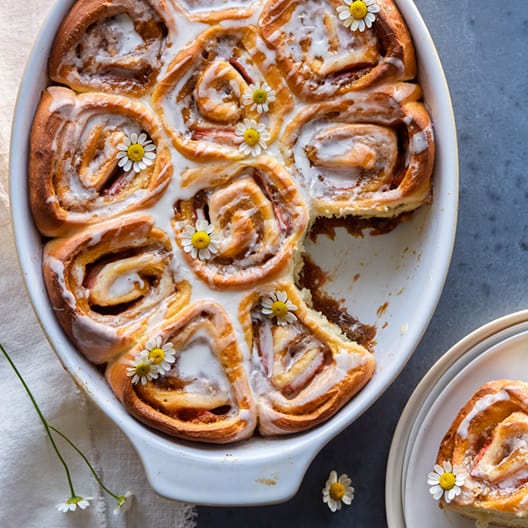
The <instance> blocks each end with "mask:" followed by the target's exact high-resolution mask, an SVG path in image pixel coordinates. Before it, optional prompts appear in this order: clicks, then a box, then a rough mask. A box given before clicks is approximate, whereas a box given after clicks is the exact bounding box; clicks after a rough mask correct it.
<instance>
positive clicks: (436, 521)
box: [386, 310, 528, 528]
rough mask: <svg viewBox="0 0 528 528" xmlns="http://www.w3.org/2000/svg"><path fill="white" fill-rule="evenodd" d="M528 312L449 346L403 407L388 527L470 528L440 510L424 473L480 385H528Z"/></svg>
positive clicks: (389, 485)
mask: <svg viewBox="0 0 528 528" xmlns="http://www.w3.org/2000/svg"><path fill="white" fill-rule="evenodd" d="M527 360H528V311H526V310H525V311H522V312H517V313H514V314H511V315H508V316H506V317H503V318H501V319H498V320H496V321H493V322H491V323H489V324H487V325H485V326H483V327H481V328H479V329H478V330H476V331H475V332H473V333H471V334H470V335H469V336H467V337H466V338H464V339H463V340H462V341H460V342H459V343H457V344H456V345H455V346H454V347H452V348H451V349H450V350H449V351H448V352H447V353H446V354H445V355H444V356H442V357H441V358H440V359H439V360H438V361H437V362H436V363H435V365H433V367H432V368H431V369H430V370H429V372H428V373H427V374H426V376H425V377H424V378H423V380H422V381H421V382H420V384H419V385H418V387H417V388H416V389H415V391H414V392H413V394H412V396H411V398H410V399H409V402H408V403H407V405H406V407H405V409H404V411H403V413H402V416H401V418H400V421H399V423H398V426H397V428H396V431H395V433H394V438H393V442H392V446H391V450H390V453H389V460H388V464H387V479H386V509H387V519H388V523H389V527H390V528H422V527H423V526H425V525H427V527H428V528H445V526H450V527H453V528H472V527H474V522H472V521H470V520H468V519H464V518H463V517H461V516H460V515H457V514H454V513H450V512H445V511H442V510H441V509H440V508H439V507H438V503H437V502H436V501H435V500H434V499H433V498H432V497H431V495H430V493H429V486H428V485H427V482H426V480H427V474H428V473H429V472H430V471H432V467H433V465H434V463H435V460H436V455H437V452H438V447H439V445H440V442H441V440H442V438H443V437H444V435H445V433H446V432H447V430H448V429H449V426H450V425H451V422H452V421H453V419H454V417H455V415H456V413H457V412H458V410H459V409H460V408H461V407H462V406H463V405H464V404H465V403H466V402H467V401H468V400H469V398H470V397H471V396H472V395H473V393H474V392H475V391H476V390H477V389H478V388H479V387H480V386H481V385H483V384H484V383H487V382H488V381H492V380H495V379H501V378H505V379H520V380H524V381H527V380H528V361H527Z"/></svg>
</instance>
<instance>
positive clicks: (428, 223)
mask: <svg viewBox="0 0 528 528" xmlns="http://www.w3.org/2000/svg"><path fill="white" fill-rule="evenodd" d="M397 3H398V5H399V7H400V10H401V11H402V14H403V16H404V17H405V19H406V21H407V23H408V25H409V28H410V30H411V33H412V35H413V37H414V41H415V44H416V48H417V55H418V61H419V71H420V79H419V80H420V83H421V85H422V87H423V90H424V94H425V100H426V101H427V104H428V107H429V109H430V111H431V114H432V118H433V122H434V127H435V134H436V142H437V158H436V165H435V176H434V178H435V184H434V200H433V204H432V205H431V206H426V207H424V208H423V209H421V210H420V211H419V212H418V213H417V214H416V215H414V218H413V219H412V221H410V222H408V223H404V224H402V225H400V226H399V227H398V228H397V229H395V230H394V231H392V232H391V233H389V234H387V235H383V236H379V237H365V238H364V239H357V238H353V237H350V236H346V235H345V234H344V233H343V232H339V233H338V236H337V238H336V240H335V241H333V242H331V241H329V240H328V239H326V238H325V237H319V241H318V244H317V246H315V247H314V246H313V245H312V246H311V247H310V251H311V252H312V253H313V255H314V258H315V260H316V261H317V262H318V263H319V264H320V265H321V266H322V267H323V268H324V269H325V270H328V271H330V272H331V273H333V274H334V275H335V276H337V277H338V280H336V281H335V282H334V283H333V284H330V285H329V291H330V292H338V293H339V298H341V297H343V296H345V297H346V300H347V303H348V306H349V308H350V312H351V313H352V314H354V315H355V316H357V317H359V319H360V320H361V321H362V322H363V323H366V324H375V325H376V327H377V336H376V342H377V347H376V359H377V362H378V368H377V371H376V373H375V375H374V377H373V379H372V380H371V381H370V382H369V384H368V385H367V386H366V387H365V389H363V390H362V391H361V393H360V394H358V395H357V396H356V397H355V398H353V400H352V401H351V402H350V403H349V404H348V405H347V406H346V407H345V408H343V409H342V410H341V411H340V412H339V413H338V414H337V415H336V416H334V417H333V418H332V419H331V420H329V421H328V422H327V423H325V424H323V425H322V426H319V427H318V428H316V429H314V430H312V431H309V432H307V433H304V434H299V435H295V436H291V437H287V438H278V439H258V438H254V439H252V440H250V441H247V442H244V443H241V444H237V445H232V446H227V447H225V446H224V447H218V446H210V447H207V446H202V445H197V444H196V445H190V444H186V443H183V442H179V441H176V440H174V439H169V438H167V437H165V436H163V435H161V434H159V433H156V432H154V431H152V430H150V429H148V428H146V427H145V426H143V425H141V424H139V423H138V422H137V421H136V420H134V419H133V418H132V417H131V416H130V415H129V414H128V413H127V412H126V411H125V410H124V408H123V407H122V406H121V404H120V403H119V402H118V401H117V399H116V398H115V397H114V395H113V394H112V392H111V390H110V388H109V387H108V386H107V384H106V382H105V380H104V379H103V377H102V376H101V374H100V372H98V371H97V370H96V369H95V368H94V367H93V366H92V365H90V364H89V363H88V362H87V361H86V360H85V359H84V358H83V357H82V356H81V355H80V354H79V353H78V352H77V351H76V350H75V349H74V348H73V347H72V346H71V344H70V342H69V341H68V339H67V338H66V336H65V335H64V333H63V332H62V330H61V328H60V327H59V325H58V324H57V321H56V320H55V318H54V315H53V311H52V309H51V307H50V304H49V300H48V296H47V293H46V291H45V287H44V284H43V280H42V276H41V249H42V248H41V239H40V237H39V235H38V233H37V232H36V230H35V228H34V225H33V221H32V218H31V214H30V211H29V205H28V197H27V194H28V193H27V159H28V136H29V130H30V127H31V123H32V120H33V115H34V112H35V109H36V106H37V104H38V101H39V98H40V93H41V90H42V89H43V88H44V87H45V86H46V82H47V79H46V59H47V56H48V54H49V50H50V47H51V44H52V41H53V38H54V35H55V32H56V31H57V27H58V25H59V23H60V21H61V20H62V19H63V17H64V15H65V14H66V12H67V11H68V9H69V8H70V6H71V4H72V1H71V0H58V1H57V2H56V4H55V6H54V8H53V9H52V11H51V13H50V15H49V18H48V20H47V21H46V23H45V24H44V27H43V30H42V31H41V33H40V35H39V36H38V38H37V39H36V42H35V45H34V49H33V52H32V54H31V56H30V59H29V63H28V65H27V68H26V72H25V74H24V77H23V79H22V83H21V87H20V92H19V97H18V102H17V106H16V111H15V118H14V124H13V133H12V149H11V160H10V162H11V164H10V193H11V203H12V219H13V225H14V231H15V238H16V243H17V249H18V254H19V260H20V263H21V267H22V271H23V274H24V277H25V279H26V284H27V286H28V291H29V294H30V297H31V300H32V303H33V305H34V309H35V312H36V313H37V316H38V318H39V319H40V321H41V324H42V327H43V329H44V331H45V333H46V334H47V336H48V339H49V341H50V343H51V345H52V346H53V348H54V349H55V351H56V353H57V355H58V357H59V359H60V360H61V362H62V363H63V365H64V366H65V368H66V369H67V370H68V371H69V372H70V373H71V375H72V376H73V377H74V379H75V380H76V382H77V383H78V384H79V385H80V386H81V387H82V388H84V389H85V390H86V392H87V393H88V394H89V395H90V396H91V397H92V398H93V400H94V401H95V402H96V403H97V404H98V405H99V407H100V408H101V409H102V410H103V411H104V412H105V413H106V414H107V415H108V416H109V417H110V418H111V419H112V420H113V421H114V422H115V423H116V424H117V425H118V426H119V427H121V428H122V430H123V431H124V432H125V434H127V436H128V437H129V438H130V440H131V441H132V443H133V444H134V445H135V447H136V449H137V451H138V453H139V456H140V457H141V459H142V460H143V462H144V466H145V471H146V472H147V475H148V478H149V480H150V482H151V484H152V486H153V487H154V488H155V489H156V491H158V492H159V493H160V494H162V495H164V496H166V497H169V498H174V499H178V500H183V501H189V502H194V503H203V502H204V501H206V502H207V504H221V505H233V504H240V505H242V504H243V505H249V504H265V503H273V502H280V501H284V500H287V499H288V498H290V497H291V496H292V495H294V494H295V492H296V491H297V489H298V487H299V485H300V483H301V480H302V478H303V475H304V473H305V471H306V468H307V467H308V465H309V463H310V462H311V460H312V459H313V458H314V456H315V455H316V454H317V452H318V451H319V450H320V449H321V448H322V447H323V446H324V445H325V444H326V443H327V442H328V441H329V440H330V439H332V438H333V437H334V436H335V435H337V434H338V433H339V432H340V431H342V430H343V429H344V428H345V427H346V426H347V425H349V424H350V423H351V422H352V421H353V420H355V419H356V418H357V417H358V416H359V415H360V414H361V413H363V412H364V411H365V410H366V409H367V408H368V407H369V406H370V405H372V403H373V402H374V401H375V400H376V399H377V398H378V397H379V396H380V395H381V394H382V393H383V391H385V390H386V389H387V387H388V386H389V385H390V384H391V383H392V381H393V380H394V379H395V377H396V376H397V375H398V373H399V372H400V370H401V369H402V368H403V366H404V365H405V363H406V362H407V360H408V359H409V357H410V356H411V354H412V353H413V352H414V350H415V348H416V346H417V345H418V342H419V340H420V338H421V337H422V335H423V333H424V331H425V329H426V327H427V325H428V323H429V320H430V318H431V317H432V314H433V312H434V309H435V307H436V304H437V302H438V299H439V296H440V293H441V291H442V288H443V285H444V280H445V277H446V274H447V270H448V267H449V262H450V259H451V252H452V248H453V242H454V236H455V229H456V216H457V201H458V159H457V144H456V129H455V123H454V118H453V113H452V110H451V108H452V107H451V100H450V96H449V91H448V87H447V84H446V81H445V77H444V73H443V70H442V66H441V64H440V61H439V58H438V55H437V53H436V50H435V48H434V44H433V42H432V40H431V38H430V36H429V33H428V31H427V28H426V27H425V24H424V22H423V20H422V18H421V16H420V14H419V12H418V10H417V9H416V6H415V5H414V3H413V2H412V1H411V0H400V1H399V2H397ZM357 273H359V276H360V278H359V280H356V281H354V280H353V277H354V275H355V274H357ZM382 307H383V309H382Z"/></svg>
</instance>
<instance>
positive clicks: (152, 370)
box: [127, 350, 159, 385]
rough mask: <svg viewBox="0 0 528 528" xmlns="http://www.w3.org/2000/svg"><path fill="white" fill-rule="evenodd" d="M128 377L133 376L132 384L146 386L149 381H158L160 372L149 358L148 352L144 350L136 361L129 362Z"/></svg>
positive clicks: (137, 356)
mask: <svg viewBox="0 0 528 528" xmlns="http://www.w3.org/2000/svg"><path fill="white" fill-rule="evenodd" d="M127 365H130V366H129V367H127V376H132V383H133V384H134V385H135V384H136V383H141V384H142V385H145V384H146V383H147V381H150V380H153V379H156V378H157V377H158V374H159V371H158V369H157V367H156V365H154V362H153V361H152V360H151V359H150V358H149V355H148V352H147V351H146V350H142V351H141V352H140V353H139V354H137V355H136V357H135V358H134V360H128V361H127Z"/></svg>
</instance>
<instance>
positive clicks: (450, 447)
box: [437, 379, 528, 527]
mask: <svg viewBox="0 0 528 528" xmlns="http://www.w3.org/2000/svg"><path fill="white" fill-rule="evenodd" d="M527 445H528V384H527V383H524V382H521V381H514V380H507V379H501V380H494V381H491V382H489V383H486V384H485V385H483V386H482V387H480V388H479V389H478V390H477V391H476V392H475V393H474V394H473V396H472V397H471V398H470V400H469V401H468V402H467V403H466V404H465V405H464V406H463V407H462V408H461V409H460V411H459V412H458V413H457V415H456V417H455V419H454V420H453V422H452V424H451V426H450V428H449V430H448V432H447V433H446V435H445V436H444V438H443V439H442V442H441V445H440V448H439V451H438V456H437V464H442V463H443V462H446V461H449V462H451V464H452V465H453V467H454V468H455V470H456V471H457V472H458V473H459V474H462V475H463V476H464V480H465V482H464V484H463V486H462V490H461V493H460V495H458V496H456V497H455V498H454V499H453V500H452V501H451V502H450V503H449V504H448V503H447V502H446V501H445V499H443V498H442V499H441V502H440V505H441V507H442V508H446V509H449V510H453V511H456V512H458V513H461V514H462V515H466V516H468V517H471V518H474V519H480V521H481V522H489V523H490V524H492V523H495V522H497V523H498V524H499V525H500V526H508V527H510V526H511V527H524V526H528V485H527V478H528V473H527V471H526V452H527Z"/></svg>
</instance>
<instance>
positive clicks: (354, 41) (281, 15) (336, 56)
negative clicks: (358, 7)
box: [258, 0, 416, 101]
mask: <svg viewBox="0 0 528 528" xmlns="http://www.w3.org/2000/svg"><path fill="white" fill-rule="evenodd" d="M349 3H351V2H349ZM376 4H377V5H378V6H379V12H376V16H375V20H374V22H373V24H372V26H371V27H370V28H369V27H367V28H365V29H364V31H352V30H351V29H350V28H349V27H346V26H347V24H345V22H344V21H343V20H342V19H341V17H339V7H340V6H343V2H342V1H340V0H304V1H302V2H301V1H299V0H270V1H268V3H267V4H266V5H265V6H264V9H263V11H262V14H261V17H260V19H259V22H258V28H259V32H260V33H261V35H262V37H263V38H264V40H265V41H266V42H267V43H268V45H269V46H271V47H272V48H273V49H274V50H275V53H276V60H277V62H278V64H279V65H280V67H281V70H282V72H283V75H284V77H285V78H286V79H288V83H289V85H290V86H291V88H292V90H293V91H294V92H295V94H296V95H297V96H298V97H300V98H301V99H303V100H306V101H318V100H323V99H324V100H328V99H330V98H332V97H333V96H336V95H341V94H343V93H346V92H348V91H350V90H359V89H365V88H370V87H372V86H374V85H376V84H381V83H387V82H395V81H404V80H409V79H412V78H414V76H415V74H416V61H415V56H414V48H413V45H412V40H411V37H410V34H409V31H408V29H407V26H406V25H405V22H404V20H403V18H402V16H401V15H400V13H399V11H398V9H397V8H396V6H395V4H394V2H393V1H392V0H378V1H377V2H376ZM346 9H348V8H346Z"/></svg>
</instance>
